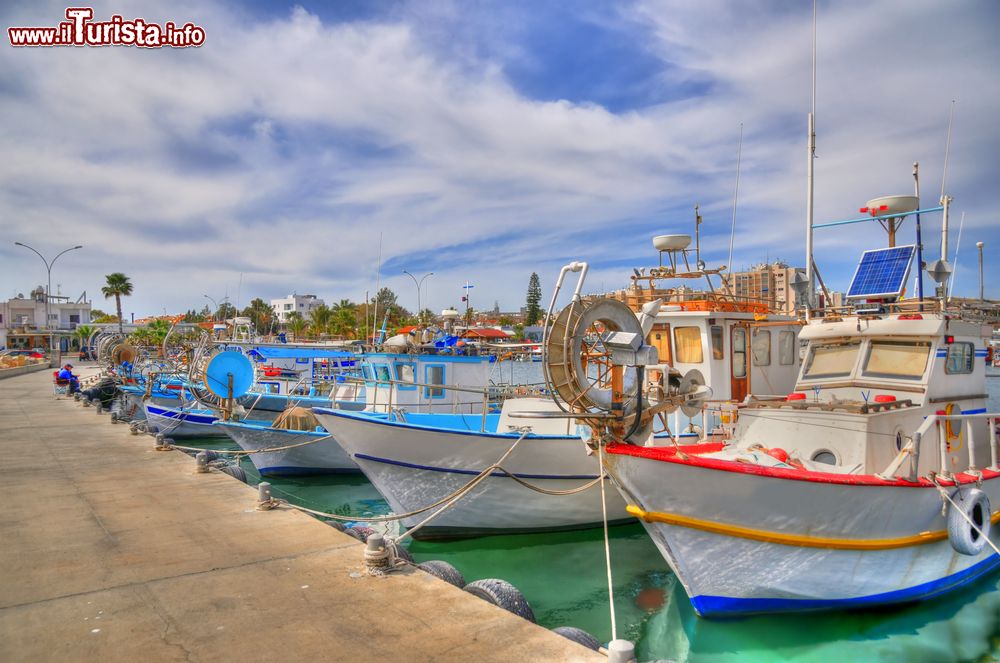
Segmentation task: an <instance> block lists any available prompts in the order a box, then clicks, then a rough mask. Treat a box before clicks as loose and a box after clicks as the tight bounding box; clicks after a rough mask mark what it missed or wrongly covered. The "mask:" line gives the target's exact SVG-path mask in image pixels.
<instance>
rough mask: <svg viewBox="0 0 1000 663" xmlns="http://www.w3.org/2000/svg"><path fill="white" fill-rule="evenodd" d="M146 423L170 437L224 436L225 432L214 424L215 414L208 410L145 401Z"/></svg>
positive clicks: (154, 430)
mask: <svg viewBox="0 0 1000 663" xmlns="http://www.w3.org/2000/svg"><path fill="white" fill-rule="evenodd" d="M144 408H145V411H146V423H147V425H148V426H149V429H150V431H151V432H154V433H163V434H164V435H167V436H168V437H173V438H182V437H203V438H224V437H227V435H226V434H225V432H223V431H222V430H220V429H219V428H217V427H216V426H214V425H213V424H214V423H215V422H216V421H218V417H217V416H215V414H213V413H211V412H209V411H207V410H184V409H178V408H169V407H163V406H160V405H155V404H153V403H149V402H147V403H145V404H144Z"/></svg>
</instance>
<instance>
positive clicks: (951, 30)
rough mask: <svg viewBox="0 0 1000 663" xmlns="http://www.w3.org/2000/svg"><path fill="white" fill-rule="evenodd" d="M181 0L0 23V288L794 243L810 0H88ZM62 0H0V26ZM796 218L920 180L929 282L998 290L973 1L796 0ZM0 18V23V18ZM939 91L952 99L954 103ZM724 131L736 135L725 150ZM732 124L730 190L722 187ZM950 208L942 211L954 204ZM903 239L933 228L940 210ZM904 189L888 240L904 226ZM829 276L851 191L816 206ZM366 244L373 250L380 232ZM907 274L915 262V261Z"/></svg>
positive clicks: (980, 41) (991, 172)
mask: <svg viewBox="0 0 1000 663" xmlns="http://www.w3.org/2000/svg"><path fill="white" fill-rule="evenodd" d="M93 6H94V12H95V19H96V20H107V19H108V18H110V16H111V15H112V14H121V15H122V16H124V18H126V19H131V18H135V17H142V18H144V19H146V20H147V21H150V22H158V23H165V22H166V21H174V22H175V23H177V24H183V23H186V22H188V21H191V22H193V23H195V24H197V25H200V26H202V27H203V28H204V29H205V33H206V41H205V43H204V45H203V46H201V47H199V48H187V49H139V48H134V47H125V46H115V47H105V48H96V47H60V48H13V47H11V46H10V45H9V42H7V43H5V44H3V46H2V47H0V154H2V155H3V158H2V159H0V297H3V298H6V297H10V296H14V295H15V294H17V293H25V294H27V292H28V291H30V290H31V289H32V288H33V287H34V286H36V285H38V284H44V282H45V276H46V273H45V269H44V266H43V265H42V261H41V260H39V258H38V257H37V256H36V255H34V254H32V253H31V252H29V251H27V250H26V249H23V248H21V247H18V246H15V245H14V242H16V241H18V242H22V243H25V244H29V245H31V246H33V247H35V248H36V249H37V250H39V251H40V252H41V253H42V254H44V255H45V256H46V257H49V258H51V257H52V256H53V255H55V254H56V253H58V252H59V251H61V250H62V249H64V248H68V247H70V246H74V245H77V244H82V245H83V246H84V248H83V249H81V250H77V251H72V252H70V253H68V254H65V255H64V256H62V257H61V258H60V259H59V261H58V262H57V263H56V264H55V266H54V269H53V276H52V282H53V291H56V288H57V287H58V289H59V292H61V293H62V294H64V295H69V296H71V297H73V298H76V297H77V296H78V295H79V294H81V293H82V292H83V291H86V292H87V294H88V296H89V297H90V298H92V299H93V301H94V305H95V307H97V308H103V309H105V310H109V309H113V308H114V305H113V300H109V301H106V300H104V299H103V297H102V296H101V294H100V287H101V285H102V283H103V282H104V275H106V274H109V273H111V272H115V271H120V272H124V273H126V274H127V275H128V276H129V277H130V278H131V280H132V282H133V285H134V294H133V296H132V297H129V298H127V300H126V301H125V303H124V305H123V306H124V310H125V312H126V315H128V314H129V313H134V314H135V315H136V317H140V316H145V315H154V314H161V313H163V312H164V311H167V312H171V313H172V312H177V311H184V310H186V309H191V308H196V309H197V308H201V307H202V306H203V305H204V304H206V303H207V302H208V300H207V299H206V298H205V295H206V294H207V295H209V296H211V297H212V298H214V299H215V300H221V299H222V298H223V297H225V296H228V297H229V299H230V301H232V302H234V303H239V304H240V305H241V306H245V305H246V304H247V302H248V301H249V300H250V298H252V297H262V298H264V299H265V300H268V299H271V298H277V297H283V296H285V295H287V294H289V293H292V292H298V293H312V294H316V295H318V296H319V297H322V298H324V299H325V300H326V301H327V302H335V301H338V300H340V299H345V298H346V299H351V300H354V301H361V300H363V299H364V298H365V295H366V293H369V294H370V295H372V296H373V295H374V292H375V290H376V283H378V284H380V285H383V286H389V287H391V288H393V289H394V290H395V291H396V292H397V293H398V295H399V301H400V303H401V304H402V305H403V306H406V307H408V308H410V309H416V304H417V301H416V300H417V290H416V286H415V285H414V283H413V281H412V280H410V278H409V277H408V276H407V275H405V274H403V270H408V271H409V272H412V273H413V274H415V275H416V276H417V277H418V278H419V277H421V276H423V275H424V274H425V273H428V272H433V276H431V277H429V278H427V279H426V280H425V281H424V287H423V291H422V302H421V303H422V304H423V305H424V306H425V307H430V308H432V309H434V310H440V309H442V308H445V307H448V306H459V307H460V306H461V302H460V298H461V296H462V294H463V292H464V291H463V288H462V286H463V285H464V284H465V283H466V282H468V283H470V284H472V285H473V286H474V288H473V289H472V290H471V292H472V301H471V303H472V305H473V307H476V308H482V309H491V308H493V305H494V303H495V302H496V303H499V306H500V308H501V309H503V310H517V309H519V308H520V307H521V306H523V305H524V300H525V293H526V290H527V285H528V279H529V276H530V274H531V273H532V272H537V273H538V274H539V276H540V278H541V282H542V287H543V291H544V292H545V301H547V299H548V296H549V292H550V288H551V286H552V284H553V282H554V280H555V278H556V276H557V275H558V272H559V268H560V266H562V265H564V264H566V263H567V262H570V261H573V260H585V261H587V262H588V263H589V264H590V266H591V271H590V275H589V277H588V282H587V288H586V290H588V291H600V290H610V289H614V288H620V287H623V286H625V285H627V283H628V278H627V277H628V275H629V274H630V273H631V271H632V268H633V267H646V266H652V265H655V264H656V263H657V255H656V253H655V251H654V250H653V249H652V246H651V243H650V238H651V237H652V236H653V235H656V234H663V233H691V232H693V229H694V225H693V223H694V222H693V219H694V212H693V208H694V205H695V204H698V205H700V209H701V213H702V216H703V218H704V224H703V225H702V228H701V231H702V252H703V257H704V259H705V260H706V262H707V263H708V264H709V266H711V267H716V266H720V265H725V264H728V263H729V246H730V240H731V230H732V228H733V222H734V197H735V198H736V206H735V233H733V234H732V240H733V246H734V250H733V258H732V264H733V265H734V266H735V267H736V268H738V269H739V268H744V267H746V266H749V265H752V264H754V263H758V262H762V261H765V260H775V259H784V260H786V261H788V262H789V263H791V264H793V265H797V266H802V265H804V244H805V215H806V163H807V156H806V140H807V128H806V127H807V124H806V122H807V113H808V112H809V110H810V105H811V92H810V90H811V83H810V81H811V43H812V41H811V39H812V38H811V35H812V7H811V5H810V3H807V2H790V1H788V0H775V1H768V0H748V1H746V2H738V3H734V2H724V1H721V0H703V1H700V2H697V3H695V2H686V1H683V0H635V1H634V2H617V3H607V2H596V1H595V2H583V1H577V2H558V3H557V2H531V1H523V2H522V1H517V0H514V1H510V2H500V1H498V2H471V1H468V2H467V1H454V2H450V1H447V0H438V1H435V0H423V1H415V2H406V1H398V2H397V1H389V0H380V1H372V2H361V1H355V2H346V1H345V2H302V3H298V4H288V3H282V2H277V1H273V2H272V1H264V0H260V1H258V2H248V3H240V2H237V1H235V0H229V1H223V2H205V1H197V2H195V1H187V2H185V1H184V0H181V1H179V2H170V3H158V2H156V3H154V2H100V3H95V4H94V5H93ZM65 8H66V5H65V4H59V3H52V2H44V1H43V2H28V1H23V2H18V1H15V2H5V3H3V4H2V5H0V18H2V22H3V25H4V27H5V28H6V27H9V26H53V25H56V24H57V23H58V22H59V21H60V20H64V19H63V12H64V10H65ZM817 11H818V24H817V42H816V43H817V56H818V57H817V77H816V82H817V87H816V90H817V92H816V113H817V115H816V117H817V159H816V203H815V216H816V222H817V223H821V222H824V221H833V220H839V219H849V218H855V217H857V216H859V213H858V210H859V208H860V207H863V206H864V205H865V203H866V201H867V200H869V199H870V198H874V197H876V196H880V195H890V194H909V193H911V192H912V191H913V178H912V174H911V170H912V164H913V162H914V161H919V162H920V172H921V186H922V201H923V205H924V206H925V207H930V206H934V205H936V204H937V200H938V198H939V197H940V195H941V188H942V179H943V175H944V173H943V171H944V164H945V148H946V139H947V130H948V119H949V113H950V112H951V109H953V114H954V120H953V129H952V138H951V144H950V148H949V152H950V155H949V158H948V162H947V164H948V165H947V186H946V190H947V192H948V193H949V194H950V195H951V196H952V197H953V198H954V201H953V203H952V217H951V228H952V232H951V241H950V249H951V250H950V252H949V259H950V260H951V261H952V262H956V256H955V250H956V244H957V243H958V235H959V233H958V229H959V226H960V225H961V227H962V230H961V244H960V246H959V251H958V256H957V270H956V276H955V286H954V293H955V294H956V295H970V296H976V295H977V293H978V273H977V270H978V268H977V264H976V261H977V258H976V249H975V242H976V241H983V242H985V245H986V248H985V257H986V283H987V296H992V297H995V298H1000V287H998V284H1000V261H998V260H997V259H996V258H997V256H1000V252H998V249H1000V222H998V219H997V212H996V207H995V204H994V201H993V200H992V198H993V194H994V193H995V192H996V190H997V188H998V186H997V184H998V178H1000V175H998V173H1000V131H998V129H997V118H998V117H1000V80H998V78H1000V74H998V69H997V68H998V65H1000V40H997V39H996V34H997V32H998V29H1000V4H998V3H996V2H991V1H990V0H967V1H963V2H958V3H941V2H939V0H909V1H907V2H899V1H898V0H882V1H880V0H858V1H851V0H839V1H838V2H832V1H829V0H827V1H820V2H819V3H818V10H817ZM4 40H5V42H6V34H5V35H4ZM953 101H954V104H953V103H952V102H953ZM741 131H742V151H741V152H740V151H739V149H738V148H739V145H740V134H741ZM738 154H739V155H740V159H739V161H740V168H739V193H738V196H735V193H736V183H737V156H738ZM963 215H964V222H963V221H962V217H963ZM922 221H923V233H924V245H925V250H926V252H927V254H928V255H929V256H930V258H931V259H933V258H936V257H937V256H938V255H939V251H940V225H941V217H940V214H931V215H925V216H924V217H923V219H922ZM913 232H914V224H913V220H912V219H908V220H907V222H906V223H905V225H904V227H903V230H902V231H901V233H902V234H901V236H900V241H901V242H906V243H909V242H912V240H913ZM815 237H816V239H815V241H816V249H815V255H816V261H817V264H818V266H819V269H820V272H821V274H822V275H823V277H824V279H825V281H826V283H827V285H828V286H829V287H831V288H833V289H839V290H845V289H846V288H847V286H848V284H849V281H850V278H851V275H852V274H853V270H854V267H855V265H856V264H857V260H858V258H859V256H860V254H861V252H862V251H863V250H865V249H870V248H879V247H882V246H885V244H886V239H885V234H884V232H883V231H882V230H881V229H880V228H879V226H878V225H877V224H876V223H874V222H867V223H865V224H858V225H852V226H846V227H844V228H839V229H822V230H817V231H816V236H815ZM380 257H381V261H380ZM927 283H928V285H927V286H926V287H928V289H930V287H931V286H930V281H929V280H928V281H927Z"/></svg>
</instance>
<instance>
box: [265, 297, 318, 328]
mask: <svg viewBox="0 0 1000 663" xmlns="http://www.w3.org/2000/svg"><path fill="white" fill-rule="evenodd" d="M325 303H326V302H324V301H323V300H322V299H319V298H318V297H316V295H296V294H294V293H293V294H291V295H288V296H287V297H285V298H284V299H272V300H271V308H272V309H274V315H275V317H276V318H277V319H278V322H280V323H286V322H288V314H289V313H291V312H293V311H298V312H299V313H301V314H302V317H303V318H305V319H306V320H308V319H309V312H310V311H312V310H313V309H315V308H316V307H318V306H323V305H324V304H325Z"/></svg>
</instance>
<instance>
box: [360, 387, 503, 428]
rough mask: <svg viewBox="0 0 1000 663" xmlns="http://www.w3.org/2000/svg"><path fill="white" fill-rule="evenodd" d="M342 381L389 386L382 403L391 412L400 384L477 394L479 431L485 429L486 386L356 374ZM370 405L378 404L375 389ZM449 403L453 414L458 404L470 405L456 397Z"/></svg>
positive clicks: (487, 398)
mask: <svg viewBox="0 0 1000 663" xmlns="http://www.w3.org/2000/svg"><path fill="white" fill-rule="evenodd" d="M344 382H353V383H360V384H365V385H367V384H372V383H374V384H375V385H376V386H378V387H384V386H386V385H388V386H389V395H388V399H387V402H386V403H384V405H385V407H386V411H387V412H392V410H393V408H395V407H398V406H399V404H398V402H397V403H393V397H394V394H395V393H396V391H397V390H398V389H399V387H400V386H402V387H404V388H406V389H410V388H414V387H416V388H418V389H428V390H431V389H434V390H437V389H440V390H442V391H451V392H454V393H456V394H458V393H466V394H477V395H479V396H481V397H482V410H483V411H482V422H481V425H480V432H484V431H485V430H486V415H488V414H489V410H490V389H489V388H488V387H467V386H462V385H451V384H438V383H436V382H415V381H414V382H411V381H409V380H396V379H393V378H381V377H380V378H378V379H376V380H368V379H366V378H362V377H356V376H349V377H347V376H345V378H344ZM432 404H433V403H432V402H430V401H429V402H427V403H426V404H424V403H419V402H418V403H417V404H415V405H407V407H415V408H416V409H417V410H419V409H420V408H421V407H423V406H424V405H427V406H430V405H432ZM370 405H371V406H372V407H377V406H378V405H380V403H379V402H378V391H376V392H375V394H374V395H373V397H372V402H371V403H370ZM451 405H452V413H453V414H457V413H458V407H459V406H460V405H463V406H464V405H469V406H470V407H471V405H472V403H471V402H468V401H466V402H462V403H459V402H458V400H457V399H453V400H452V403H451ZM470 413H471V412H470Z"/></svg>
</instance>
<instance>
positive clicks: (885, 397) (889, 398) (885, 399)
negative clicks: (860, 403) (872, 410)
mask: <svg viewBox="0 0 1000 663" xmlns="http://www.w3.org/2000/svg"><path fill="white" fill-rule="evenodd" d="M875 402H876V403H895V402H896V397H895V396H893V395H892V394H875Z"/></svg>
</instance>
